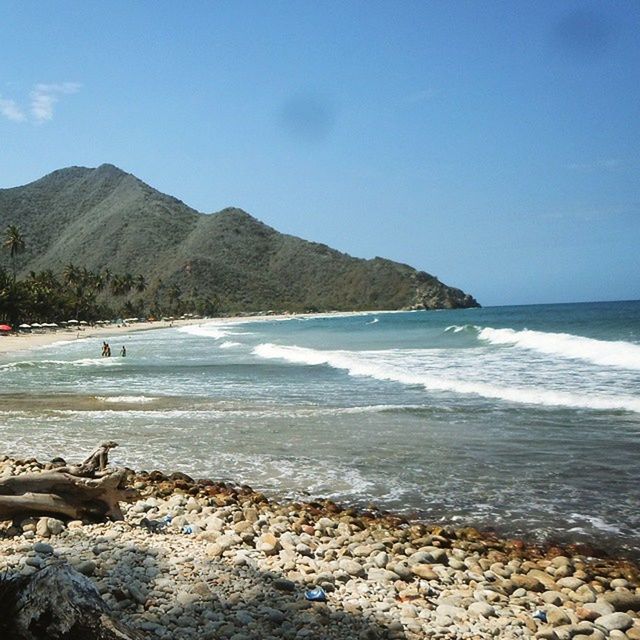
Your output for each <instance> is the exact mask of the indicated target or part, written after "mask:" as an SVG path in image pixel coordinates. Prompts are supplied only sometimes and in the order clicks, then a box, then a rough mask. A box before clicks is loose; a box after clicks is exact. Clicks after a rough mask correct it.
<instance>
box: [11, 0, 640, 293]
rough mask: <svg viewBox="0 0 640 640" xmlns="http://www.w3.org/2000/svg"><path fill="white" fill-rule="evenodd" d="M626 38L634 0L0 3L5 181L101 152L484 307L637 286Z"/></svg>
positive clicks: (181, 191) (193, 196)
mask: <svg viewBox="0 0 640 640" xmlns="http://www.w3.org/2000/svg"><path fill="white" fill-rule="evenodd" d="M639 33H640V3H639V2H637V1H636V0H615V1H614V2H588V1H586V0H585V1H580V2H576V1H572V0H565V1H563V2H555V1H552V2H551V1H550V2H545V1H540V0H536V1H535V2H525V1H522V2H512V1H508V2H500V1H493V2H490V1H483V2H480V1H475V0H474V1H470V2H463V1H445V0H433V1H426V0H421V1H418V2H413V1H411V0H402V2H397V0H391V1H388V2H380V1H376V0H366V1H364V0H363V1H357V2H356V1H348V0H342V1H340V2H337V1H334V0H323V1H322V2H310V1H308V0H295V1H294V0H291V1H287V2H282V1H278V0H269V1H267V0H262V1H259V2H258V1H251V2H250V1H244V0H233V1H226V0H219V1H213V0H210V1H207V2H199V1H196V0H191V1H189V2H175V1H168V2H164V1H158V0H155V1H153V2H152V1H150V0H148V1H143V0H140V1H138V2H130V1H128V0H127V1H119V0H111V1H109V2H104V3H98V2H87V1H86V0H82V1H78V2H76V1H65V0H59V1H57V2H55V3H42V2H35V1H31V0H15V1H14V0H0V188H4V187H12V186H18V185H22V184H26V183H28V182H31V181H33V180H36V179H38V178H40V177H42V176H43V175H45V174H47V173H49V172H51V171H53V170H55V169H59V168H62V167H67V166H72V165H80V166H89V167H95V166H98V165H100V164H103V163H112V164H115V165H117V166H118V167H120V168H122V169H123V170H125V171H128V172H130V173H133V174H134V175H136V176H137V177H139V178H140V179H141V180H144V181H145V182H147V183H149V184H150V185H151V186H153V187H155V188H156V189H158V190H160V191H162V192H164V193H169V194H171V195H173V196H175V197H177V198H179V199H181V200H182V201H184V202H185V203H186V204H188V205H190V206H191V207H193V208H195V209H197V210H199V211H202V212H205V213H211V212H215V211H219V210H221V209H223V208H224V207H227V206H237V207H240V208H242V209H244V210H245V211H247V212H249V213H251V214H252V215H254V216H255V217H256V218H258V219H260V220H262V221H263V222H265V223H266V224H268V225H270V226H272V227H274V228H276V229H278V230H279V231H282V232H284V233H289V234H292V235H296V236H300V237H302V238H305V239H307V240H313V241H316V242H322V243H325V244H328V245H330V246H332V247H334V248H336V249H339V250H340V251H344V252H346V253H349V254H351V255H355V256H358V257H363V258H373V257H375V256H382V257H386V258H390V259H393V260H397V261H399V262H403V263H407V264H410V265H412V266H414V267H416V268H418V269H422V270H425V271H427V272H429V273H431V274H433V275H436V276H437V277H438V278H440V280H442V281H443V282H445V283H446V284H450V285H453V286H456V287H459V288H462V289H464V290H465V291H467V292H469V293H472V294H473V295H474V296H475V297H476V298H477V299H478V300H479V302H480V303H481V304H483V305H508V304H529V303H532V304H533V303H546V302H579V301H591V300H620V299H638V298H640V268H639V267H640V258H639V250H638V247H639V245H640V179H639V178H640V36H639V35H638V34H639ZM1 218H2V212H0V224H1Z"/></svg>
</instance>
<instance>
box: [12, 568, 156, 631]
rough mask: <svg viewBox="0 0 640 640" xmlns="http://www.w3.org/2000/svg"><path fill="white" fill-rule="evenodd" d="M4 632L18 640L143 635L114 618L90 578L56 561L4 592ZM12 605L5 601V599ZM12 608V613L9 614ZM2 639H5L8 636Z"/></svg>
mask: <svg viewBox="0 0 640 640" xmlns="http://www.w3.org/2000/svg"><path fill="white" fill-rule="evenodd" d="M4 596H5V601H4V602H3V608H4V609H5V613H8V614H9V616H8V618H9V619H7V616H4V618H5V619H4V620H3V623H4V624H3V626H4V627H5V628H4V629H3V632H4V634H5V636H6V635H8V636H9V637H11V638H16V639H19V640H39V639H41V638H59V639H67V640H79V639H83V640H140V639H142V638H144V636H143V635H141V634H140V633H138V632H136V631H133V630H131V629H128V628H126V627H125V626H123V625H122V624H120V623H119V622H117V621H116V620H114V619H113V618H112V616H111V613H110V610H109V607H108V605H107V603H106V602H105V601H104V600H103V599H102V598H101V596H100V593H99V592H98V590H97V589H96V587H95V585H94V584H93V582H91V580H89V578H86V577H85V576H83V575H82V574H80V573H78V572H77V571H75V570H74V569H73V568H72V567H71V566H70V565H69V564H68V563H66V562H65V561H61V560H58V561H54V562H52V563H51V564H49V566H47V567H45V568H44V569H41V570H40V571H38V572H36V573H34V574H33V575H32V576H30V577H29V578H28V579H27V580H26V581H25V580H21V581H20V582H17V583H16V585H15V589H14V590H13V592H12V593H5V594H4ZM7 597H9V598H10V602H9V603H8V602H6V598H7ZM7 607H10V609H11V611H6V609H7ZM5 636H3V637H5Z"/></svg>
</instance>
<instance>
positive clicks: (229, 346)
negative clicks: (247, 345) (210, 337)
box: [219, 340, 242, 349]
mask: <svg viewBox="0 0 640 640" xmlns="http://www.w3.org/2000/svg"><path fill="white" fill-rule="evenodd" d="M219 346H220V349H233V348H234V347H241V346H242V344H241V343H240V342H233V340H225V341H224V342H223V343H222V344H220V345H219Z"/></svg>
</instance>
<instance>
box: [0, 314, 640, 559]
mask: <svg viewBox="0 0 640 640" xmlns="http://www.w3.org/2000/svg"><path fill="white" fill-rule="evenodd" d="M109 342H110V343H111V347H112V351H113V353H114V354H116V353H119V350H120V347H121V346H122V345H123V344H124V345H126V347H127V352H128V356H127V357H126V358H120V357H112V358H110V359H106V358H101V357H100V351H101V339H80V340H77V341H75V342H72V343H69V342H67V343H61V344H57V345H52V346H48V347H46V348H42V349H38V350H33V351H29V352H24V353H19V354H18V353H16V354H12V355H11V356H4V357H2V358H1V359H0V434H1V437H2V450H1V451H0V452H1V453H6V454H13V455H19V456H27V455H28V456H31V455H34V456H38V457H39V458H42V459H47V458H51V457H54V456H56V455H62V456H64V457H66V458H67V459H68V460H76V459H80V458H81V457H83V456H84V455H85V454H86V453H87V452H88V451H89V450H90V449H91V448H93V447H94V446H95V445H96V443H97V442H99V441H101V440H104V439H112V440H115V441H116V442H119V443H120V447H119V448H118V449H116V450H115V451H114V456H113V458H114V461H115V462H117V463H120V464H126V465H128V466H132V467H135V468H137V469H146V470H151V469H156V468H157V469H161V470H164V471H173V470H182V471H184V472H186V473H188V474H190V475H192V476H196V477H211V478H216V479H233V480H234V481H237V482H240V483H248V484H250V485H252V486H254V487H255V488H257V489H260V490H263V491H265V492H267V493H268V494H270V495H274V496H280V497H301V496H302V497H306V496H312V497H327V498H332V499H334V500H337V501H339V502H342V503H352V504H357V505H367V504H369V503H374V504H376V505H378V506H380V507H381V508H384V509H388V510H392V511H395V512H401V513H406V514H409V515H411V516H413V517H417V518H421V519H423V520H426V521H428V522H446V523H454V524H458V525H473V526H476V527H479V528H481V529H494V530H497V531H498V532H499V533H501V534H505V535H513V536H523V537H525V538H527V539H532V540H537V541H554V542H569V541H579V542H588V543H590V544H594V545H596V546H599V547H604V548H608V549H610V550H612V551H616V552H623V553H628V554H632V555H634V556H636V557H637V556H639V555H640V464H639V461H640V302H614V303H593V304H565V305H536V306H522V307H496V308H484V309H469V310H455V311H431V312H424V311H422V312H385V313H366V314H344V315H328V316H319V317H292V318H290V319H286V320H275V319H274V320H268V321H255V320H254V321H251V320H245V321H242V322H234V323H229V322H221V321H204V322H203V323H202V324H201V325H192V326H188V327H182V328H173V329H161V330H154V331H146V332H138V333H132V334H128V335H121V336H118V335H117V330H115V331H114V337H113V339H111V340H109Z"/></svg>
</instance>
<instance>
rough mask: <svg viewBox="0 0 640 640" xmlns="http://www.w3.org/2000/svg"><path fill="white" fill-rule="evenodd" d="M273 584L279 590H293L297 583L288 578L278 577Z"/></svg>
mask: <svg viewBox="0 0 640 640" xmlns="http://www.w3.org/2000/svg"><path fill="white" fill-rule="evenodd" d="M273 586H274V588H275V589H277V590H278V591H286V592H289V593H291V592H293V591H295V590H296V583H295V582H293V581H292V580H287V579H286V578H277V579H276V580H274V581H273Z"/></svg>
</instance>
